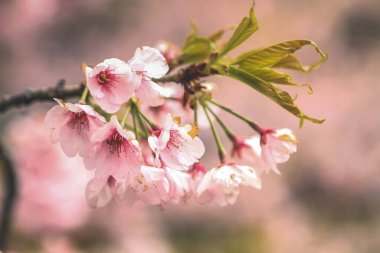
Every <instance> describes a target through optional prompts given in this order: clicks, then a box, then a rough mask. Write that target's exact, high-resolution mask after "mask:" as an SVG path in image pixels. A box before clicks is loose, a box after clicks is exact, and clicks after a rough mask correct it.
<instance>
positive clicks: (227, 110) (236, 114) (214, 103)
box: [209, 100, 265, 135]
mask: <svg viewBox="0 0 380 253" xmlns="http://www.w3.org/2000/svg"><path fill="white" fill-rule="evenodd" d="M209 102H210V103H211V104H213V105H216V106H217V107H219V108H220V109H222V110H224V111H226V112H228V113H230V114H232V115H234V116H235V117H237V118H238V119H241V120H242V121H244V122H245V123H247V124H248V125H249V126H250V127H252V128H253V129H254V130H255V131H256V132H258V133H259V134H260V135H262V134H264V133H265V130H264V129H262V128H261V127H260V126H259V125H258V124H257V123H255V122H254V121H252V120H250V119H248V118H247V117H245V116H243V115H241V114H239V113H237V112H235V111H233V110H232V109H230V108H228V107H225V106H224V105H221V104H219V103H217V102H215V101H213V100H209Z"/></svg>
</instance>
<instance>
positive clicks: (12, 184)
mask: <svg viewBox="0 0 380 253" xmlns="http://www.w3.org/2000/svg"><path fill="white" fill-rule="evenodd" d="M0 161H1V163H2V167H3V175H2V176H3V185H4V201H3V207H2V210H1V220H0V252H6V250H7V241H8V236H9V230H10V227H11V226H10V225H11V222H12V214H13V213H12V211H13V207H14V204H15V201H16V198H17V176H16V172H15V170H14V166H13V164H12V161H11V160H10V159H9V157H8V156H7V155H6V153H5V150H4V148H3V146H2V145H1V143H0Z"/></svg>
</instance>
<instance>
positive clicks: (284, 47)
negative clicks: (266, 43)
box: [234, 40, 327, 71]
mask: <svg viewBox="0 0 380 253" xmlns="http://www.w3.org/2000/svg"><path fill="white" fill-rule="evenodd" d="M306 45H310V46H312V47H314V48H315V49H316V50H317V52H318V54H319V55H320V56H321V58H320V59H319V60H318V61H316V62H315V63H313V64H311V65H310V66H302V64H301V63H300V61H299V60H298V59H297V58H296V57H295V56H294V55H293V53H294V52H296V51H297V50H299V49H301V48H302V47H303V46H306ZM326 59H327V54H325V53H324V52H322V50H321V49H320V48H319V47H318V46H317V44H316V43H315V42H313V41H310V40H292V41H287V42H283V43H279V44H276V45H273V46H270V47H267V48H261V49H256V50H253V51H250V52H247V53H244V54H242V55H240V56H239V57H238V58H237V59H236V60H235V61H234V64H237V65H238V66H239V67H240V68H242V69H249V68H255V69H258V68H271V67H278V68H292V69H298V70H302V71H310V70H312V69H315V68H317V67H318V66H319V65H321V64H322V63H323V62H324V61H326Z"/></svg>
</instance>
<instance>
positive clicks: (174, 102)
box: [146, 83, 220, 129]
mask: <svg viewBox="0 0 380 253" xmlns="http://www.w3.org/2000/svg"><path fill="white" fill-rule="evenodd" d="M202 85H205V87H209V86H211V85H212V83H202ZM163 88H164V89H165V90H166V92H167V96H168V97H170V98H174V99H166V100H165V102H164V103H163V104H161V105H160V106H157V107H149V108H147V110H146V111H147V114H148V115H149V117H150V118H152V119H154V120H155V122H157V124H158V125H163V124H164V122H165V120H166V115H167V114H168V113H171V114H173V115H176V116H179V117H181V119H182V120H183V121H184V122H193V121H194V110H193V109H192V108H191V107H190V106H189V105H188V104H186V105H184V102H183V95H184V90H183V87H182V86H180V85H178V84H175V83H171V84H167V85H165V86H163ZM207 89H208V88H207ZM210 107H211V108H212V110H213V111H214V112H215V113H218V112H219V111H220V110H219V108H218V107H216V106H213V105H210ZM212 120H214V118H212ZM197 126H198V127H199V128H201V129H208V128H209V127H210V123H209V122H208V119H207V117H206V114H205V113H204V111H203V110H202V109H201V108H198V124H197Z"/></svg>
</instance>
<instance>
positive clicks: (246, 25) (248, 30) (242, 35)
mask: <svg viewBox="0 0 380 253" xmlns="http://www.w3.org/2000/svg"><path fill="white" fill-rule="evenodd" d="M257 29H259V27H258V25H257V20H256V17H255V13H254V10H253V7H252V8H251V9H250V11H249V16H248V17H244V18H243V20H242V21H241V22H240V24H239V26H238V27H237V28H236V30H235V32H234V33H233V34H232V36H231V38H230V39H229V40H228V41H227V43H226V44H225V45H224V46H223V48H222V50H221V52H220V56H223V55H225V54H227V53H228V52H230V51H231V50H233V49H234V48H236V47H237V46H239V45H240V44H241V43H243V42H244V41H245V40H247V39H248V38H249V37H250V36H251V35H252V34H253V33H254V32H255V31H257Z"/></svg>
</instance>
